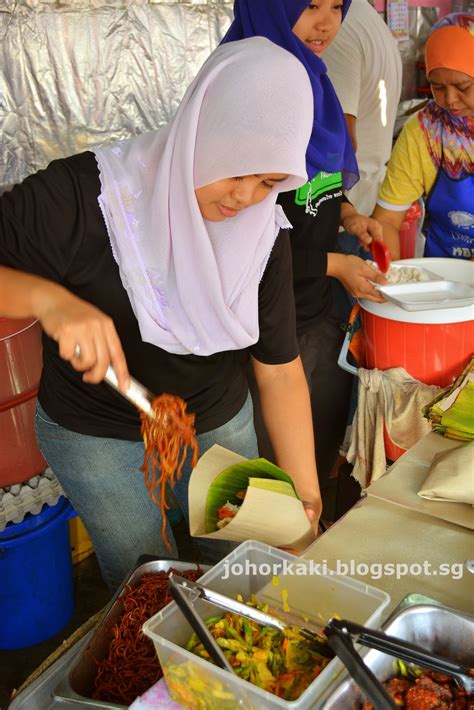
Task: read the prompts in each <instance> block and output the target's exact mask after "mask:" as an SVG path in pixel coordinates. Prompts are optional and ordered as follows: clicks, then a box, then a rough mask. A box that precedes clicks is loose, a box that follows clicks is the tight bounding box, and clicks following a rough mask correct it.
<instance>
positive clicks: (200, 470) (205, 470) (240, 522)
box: [188, 444, 315, 550]
mask: <svg viewBox="0 0 474 710" xmlns="http://www.w3.org/2000/svg"><path fill="white" fill-rule="evenodd" d="M247 460H248V459H246V458H245V457H244V456H240V455H239V454H235V453H234V452H233V451H229V450H228V449H225V448H223V447H222V446H218V445H217V444H215V445H214V446H212V447H211V448H210V449H209V450H208V451H206V453H205V454H204V456H201V458H200V459H199V461H198V464H197V466H196V467H195V469H194V471H193V472H192V474H191V479H190V482H189V493H188V495H189V519H190V530H191V535H192V536H193V537H205V538H209V539H210V540H233V541H235V542H245V540H258V541H259V542H264V543H267V544H268V545H273V546H274V547H294V548H296V549H297V550H304V549H305V548H306V547H308V545H310V544H311V543H312V542H313V541H314V539H315V535H314V533H313V530H312V528H311V524H310V522H309V520H308V518H307V517H306V513H305V511H304V507H303V503H302V502H301V501H300V500H298V499H297V498H291V497H290V496H287V495H282V494H280V493H274V492H273V491H268V490H265V489H262V488H253V487H249V488H248V489H247V493H246V495H245V498H244V500H243V502H242V506H241V508H240V510H239V512H238V513H237V515H236V516H235V518H233V519H232V520H231V522H230V523H229V524H228V525H226V526H225V527H224V528H222V530H216V532H213V533H207V534H206V523H205V520H206V500H207V494H208V491H209V487H210V485H211V483H212V482H213V481H214V479H215V478H216V476H218V475H219V474H220V473H221V472H222V471H224V470H225V469H226V468H229V466H233V465H234V464H236V463H242V462H244V461H247Z"/></svg>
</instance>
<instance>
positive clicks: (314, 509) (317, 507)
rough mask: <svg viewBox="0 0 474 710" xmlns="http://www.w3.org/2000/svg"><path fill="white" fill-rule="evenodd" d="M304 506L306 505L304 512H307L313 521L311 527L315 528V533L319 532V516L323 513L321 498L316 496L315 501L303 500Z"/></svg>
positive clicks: (307, 515) (310, 520) (309, 518)
mask: <svg viewBox="0 0 474 710" xmlns="http://www.w3.org/2000/svg"><path fill="white" fill-rule="evenodd" d="M303 507H304V512H305V513H306V517H307V518H308V520H309V522H310V523H311V527H312V528H313V532H314V534H315V535H317V534H318V532H319V528H318V524H319V518H320V517H321V513H322V509H323V506H322V502H321V498H316V499H315V500H314V501H306V500H303Z"/></svg>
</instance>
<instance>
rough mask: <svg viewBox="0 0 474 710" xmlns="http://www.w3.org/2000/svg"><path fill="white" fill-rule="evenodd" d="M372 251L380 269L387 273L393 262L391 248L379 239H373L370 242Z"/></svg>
mask: <svg viewBox="0 0 474 710" xmlns="http://www.w3.org/2000/svg"><path fill="white" fill-rule="evenodd" d="M370 251H371V252H372V256H373V257H374V261H375V263H376V264H377V266H378V267H379V269H380V271H381V272H382V273H383V274H385V273H386V272H387V271H388V270H389V268H390V262H391V258H390V250H389V248H388V247H387V246H386V245H385V244H384V243H383V242H381V241H380V240H379V239H373V240H372V242H371V243H370Z"/></svg>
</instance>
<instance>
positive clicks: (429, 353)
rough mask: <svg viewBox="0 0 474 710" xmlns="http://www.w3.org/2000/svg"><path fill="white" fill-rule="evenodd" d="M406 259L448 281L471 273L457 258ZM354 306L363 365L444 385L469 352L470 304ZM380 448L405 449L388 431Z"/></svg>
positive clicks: (473, 267) (393, 455) (473, 342)
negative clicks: (401, 370) (358, 308)
mask: <svg viewBox="0 0 474 710" xmlns="http://www.w3.org/2000/svg"><path fill="white" fill-rule="evenodd" d="M409 263H410V264H412V265H414V266H420V267H423V266H424V267H425V268H427V269H429V270H430V271H433V272H434V273H438V274H440V276H442V277H445V278H448V279H451V280H453V281H462V282H464V283H471V282H472V280H473V276H474V264H473V263H470V262H465V261H461V260H459V259H411V260H410V261H409ZM403 264H404V265H406V264H407V261H404V262H403ZM360 305H361V316H362V328H363V331H364V340H365V347H366V352H365V356H366V362H365V367H366V368H367V369H372V368H377V369H379V370H387V369H388V368H391V367H403V368H404V369H405V370H406V371H407V372H408V373H409V374H410V375H411V376H412V377H414V378H415V379H417V380H420V382H424V383H426V384H428V385H438V386H440V387H447V386H448V385H450V384H451V383H452V382H453V380H454V379H455V378H456V377H457V376H458V375H459V374H460V373H461V372H462V370H463V369H464V368H465V366H466V365H467V363H468V362H469V360H470V359H471V357H472V354H473V350H474V321H473V320H472V316H473V309H472V307H471V306H464V307H462V308H446V309H438V310H427V311H405V310H403V309H402V308H399V307H398V306H396V305H395V304H392V303H372V302H371V301H366V300H361V303H360ZM385 451H386V455H387V458H389V459H391V460H392V461H395V460H396V459H397V458H399V457H400V456H401V455H402V454H403V453H405V451H404V449H401V448H400V447H398V446H396V445H395V444H394V443H393V442H392V440H391V439H390V433H389V432H386V436H385Z"/></svg>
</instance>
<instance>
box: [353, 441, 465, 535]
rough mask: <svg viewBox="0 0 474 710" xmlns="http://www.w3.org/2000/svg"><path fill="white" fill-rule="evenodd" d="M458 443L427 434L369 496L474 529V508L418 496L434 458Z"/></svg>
mask: <svg viewBox="0 0 474 710" xmlns="http://www.w3.org/2000/svg"><path fill="white" fill-rule="evenodd" d="M458 446H459V443H458V442H455V441H451V440H450V439H445V438H443V437H442V436H439V435H438V434H435V433H433V432H432V433H431V434H427V435H426V436H425V437H423V439H420V441H419V442H418V443H417V444H415V445H414V446H412V448H411V449H409V450H408V451H407V452H406V453H405V454H403V456H401V457H400V458H399V459H398V460H397V461H395V463H394V464H393V465H392V466H391V467H390V469H389V471H388V472H387V473H386V475H385V476H382V478H379V480H378V481H375V483H373V484H372V485H371V486H369V488H368V489H367V494H368V495H369V496H373V497H375V498H382V499H383V500H386V501H389V502H390V503H396V504H397V505H401V506H403V507H404V508H410V509H411V510H414V511H415V512H416V513H423V514H425V515H431V516H433V517H435V518H441V519H442V520H447V521H448V522H450V523H455V524H456V525H462V526H463V527H465V528H469V529H470V530H474V509H473V507H472V506H471V505H468V504H467V503H451V502H447V501H441V500H437V501H434V500H427V499H426V498H421V497H420V496H419V495H418V491H419V490H420V489H421V488H422V487H423V485H424V481H425V480H426V477H427V474H428V471H429V469H430V468H431V464H432V462H433V459H434V457H435V456H436V455H437V454H439V453H441V452H443V453H444V452H447V451H451V450H452V449H455V448H457V447H458Z"/></svg>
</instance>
